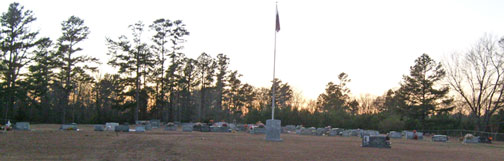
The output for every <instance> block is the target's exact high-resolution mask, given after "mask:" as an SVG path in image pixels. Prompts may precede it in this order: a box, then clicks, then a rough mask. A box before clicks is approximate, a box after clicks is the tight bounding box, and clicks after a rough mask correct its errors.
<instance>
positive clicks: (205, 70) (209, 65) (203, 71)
mask: <svg viewBox="0 0 504 161" xmlns="http://www.w3.org/2000/svg"><path fill="white" fill-rule="evenodd" d="M197 61H198V62H197V68H196V69H197V71H198V74H199V77H200V85H201V88H200V106H199V109H198V121H202V119H203V120H204V119H205V118H206V117H205V115H206V113H205V110H206V109H205V107H206V104H205V95H206V93H205V92H207V88H209V87H210V86H211V85H212V84H213V82H214V75H215V68H216V63H215V60H214V59H213V58H212V57H210V55H208V54H206V53H202V54H201V55H200V56H199V57H198V60H197Z"/></svg>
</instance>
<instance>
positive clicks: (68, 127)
mask: <svg viewBox="0 0 504 161" xmlns="http://www.w3.org/2000/svg"><path fill="white" fill-rule="evenodd" d="M60 130H75V131H78V130H79V129H78V128H77V124H76V123H72V124H63V125H61V127H60Z"/></svg>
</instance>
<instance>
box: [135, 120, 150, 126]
mask: <svg viewBox="0 0 504 161" xmlns="http://www.w3.org/2000/svg"><path fill="white" fill-rule="evenodd" d="M135 124H137V125H146V124H150V121H147V120H137V121H135Z"/></svg>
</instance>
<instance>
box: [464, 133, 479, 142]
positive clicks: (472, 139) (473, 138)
mask: <svg viewBox="0 0 504 161" xmlns="http://www.w3.org/2000/svg"><path fill="white" fill-rule="evenodd" d="M479 140H480V138H479V136H473V135H472V134H466V135H465V136H464V141H463V143H479Z"/></svg>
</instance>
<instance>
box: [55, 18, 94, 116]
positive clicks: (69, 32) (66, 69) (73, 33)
mask: <svg viewBox="0 0 504 161" xmlns="http://www.w3.org/2000/svg"><path fill="white" fill-rule="evenodd" d="M61 31H62V35H61V37H59V39H58V44H57V46H58V51H57V61H58V62H57V63H56V64H57V65H58V66H59V68H60V73H59V75H58V77H59V79H60V81H61V82H62V84H61V85H62V86H61V88H62V89H63V91H64V95H65V96H64V97H63V98H62V99H63V100H62V101H61V103H62V105H61V107H60V108H61V110H62V118H61V122H62V123H65V119H66V109H68V108H69V107H70V101H69V99H70V97H71V95H72V92H74V93H76V92H78V91H74V90H75V88H76V85H77V83H78V82H77V81H75V80H74V79H75V77H76V76H79V75H80V76H83V77H87V78H89V77H90V76H89V75H87V74H86V73H85V70H91V71H94V70H96V67H91V66H88V64H89V63H98V59H97V58H94V57H89V56H86V55H76V53H77V52H78V51H81V50H82V48H80V47H78V46H77V45H78V44H79V43H80V42H82V41H83V40H85V39H87V37H88V35H89V27H87V26H85V25H84V20H82V19H80V18H79V17H76V16H70V17H69V18H68V20H65V21H63V22H62V23H61Z"/></svg>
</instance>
